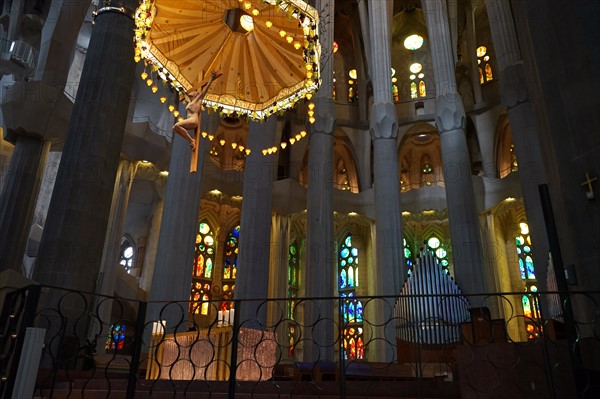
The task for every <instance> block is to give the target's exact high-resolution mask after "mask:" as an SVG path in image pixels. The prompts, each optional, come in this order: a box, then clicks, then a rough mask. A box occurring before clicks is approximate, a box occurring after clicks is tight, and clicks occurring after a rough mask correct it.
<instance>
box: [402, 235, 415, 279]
mask: <svg viewBox="0 0 600 399" xmlns="http://www.w3.org/2000/svg"><path fill="white" fill-rule="evenodd" d="M402 243H403V245H404V262H405V263H406V270H407V273H408V275H410V273H412V268H413V265H414V261H415V259H414V257H413V253H412V250H411V249H410V246H409V245H408V242H407V241H406V238H404V239H402Z"/></svg>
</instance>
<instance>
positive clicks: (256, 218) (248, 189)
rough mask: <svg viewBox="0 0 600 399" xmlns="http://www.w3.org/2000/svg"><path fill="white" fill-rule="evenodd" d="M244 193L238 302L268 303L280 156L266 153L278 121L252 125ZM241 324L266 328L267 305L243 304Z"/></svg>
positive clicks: (236, 292)
mask: <svg viewBox="0 0 600 399" xmlns="http://www.w3.org/2000/svg"><path fill="white" fill-rule="evenodd" d="M249 125H250V126H249V129H248V148H251V149H252V152H251V153H250V155H248V157H247V158H246V166H245V168H244V190H243V195H242V198H243V199H242V215H241V222H240V242H239V254H238V266H237V276H236V278H235V299H242V300H244V299H264V298H267V297H268V296H269V291H268V290H269V260H270V248H271V203H272V192H273V179H274V173H275V171H276V169H275V168H276V165H277V154H269V155H263V154H262V152H261V151H262V149H263V148H269V147H271V146H273V144H274V143H275V136H276V127H277V117H275V116H271V117H270V118H269V119H267V121H266V122H265V123H258V122H250V124H249ZM236 311H237V312H238V314H239V315H240V319H239V320H240V321H241V322H245V321H246V320H248V321H250V322H249V323H247V324H245V326H246V327H250V328H264V327H265V325H266V320H267V304H266V303H262V302H260V301H248V302H242V303H241V304H240V307H239V308H238V309H236Z"/></svg>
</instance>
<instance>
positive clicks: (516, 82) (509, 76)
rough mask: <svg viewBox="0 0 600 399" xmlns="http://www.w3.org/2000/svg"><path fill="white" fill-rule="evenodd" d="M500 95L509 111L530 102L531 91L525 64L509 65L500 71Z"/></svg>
mask: <svg viewBox="0 0 600 399" xmlns="http://www.w3.org/2000/svg"><path fill="white" fill-rule="evenodd" d="M500 93H501V98H502V104H504V105H505V106H506V108H508V109H509V110H510V109H511V108H514V107H516V106H518V105H520V104H523V103H526V102H529V90H528V89H527V79H526V78H525V66H524V65H523V63H518V64H513V65H509V66H507V67H506V68H504V69H503V70H502V71H500Z"/></svg>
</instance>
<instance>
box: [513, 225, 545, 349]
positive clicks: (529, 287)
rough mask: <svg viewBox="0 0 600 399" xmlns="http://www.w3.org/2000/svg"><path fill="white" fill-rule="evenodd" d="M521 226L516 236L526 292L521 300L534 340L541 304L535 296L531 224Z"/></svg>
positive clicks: (535, 282) (535, 284)
mask: <svg viewBox="0 0 600 399" xmlns="http://www.w3.org/2000/svg"><path fill="white" fill-rule="evenodd" d="M519 228H520V230H521V231H520V233H521V234H519V235H518V236H517V237H515V243H516V246H517V257H518V259H519V271H520V273H521V280H523V282H524V283H525V292H526V294H525V295H523V297H522V298H521V301H522V303H523V313H524V315H525V317H526V319H525V328H526V329H527V339H529V340H534V339H536V338H537V336H538V335H539V331H538V328H537V327H536V325H535V324H536V323H535V321H536V320H537V319H539V318H540V306H539V303H538V300H537V298H536V297H535V296H534V293H535V292H537V281H536V279H535V269H534V267H533V253H532V245H531V236H530V235H529V226H528V225H527V223H519Z"/></svg>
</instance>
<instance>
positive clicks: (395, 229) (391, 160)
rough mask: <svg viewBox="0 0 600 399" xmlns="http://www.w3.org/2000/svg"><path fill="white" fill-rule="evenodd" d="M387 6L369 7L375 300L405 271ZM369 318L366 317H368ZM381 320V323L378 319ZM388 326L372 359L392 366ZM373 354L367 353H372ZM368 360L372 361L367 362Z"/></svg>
mask: <svg viewBox="0 0 600 399" xmlns="http://www.w3.org/2000/svg"><path fill="white" fill-rule="evenodd" d="M386 3H388V2H387V1H374V2H371V3H369V26H370V28H371V49H372V56H373V59H372V64H371V67H370V71H371V80H372V83H373V99H374V103H373V106H372V108H371V118H370V120H371V138H372V140H373V172H374V189H375V198H376V199H377V200H376V202H375V222H376V237H377V239H376V253H377V255H376V263H375V270H376V271H375V273H374V275H375V276H378V278H377V281H376V285H375V290H376V291H375V292H374V294H375V295H393V296H395V295H398V294H399V293H400V287H401V285H402V281H403V280H404V275H405V274H406V270H405V267H404V262H403V261H402V252H403V249H404V248H403V245H402V237H403V236H402V213H401V209H400V177H399V175H398V145H397V138H398V122H397V117H396V108H395V107H394V104H393V103H392V82H391V75H390V68H391V48H390V46H391V35H390V29H391V28H390V24H389V23H388V21H389V10H388V7H387V4H386ZM394 302H395V300H394V299H389V300H387V301H386V304H385V305H382V306H381V307H382V308H384V309H382V310H381V313H380V314H378V315H376V316H377V318H378V321H379V322H378V323H377V324H381V325H383V324H384V323H385V322H386V321H388V320H389V319H390V317H391V316H392V309H393V305H394ZM367 317H368V316H367ZM379 317H381V319H379ZM392 324H393V323H387V324H386V327H385V331H381V328H378V329H377V331H376V333H377V334H378V335H379V334H384V336H381V335H379V336H378V338H380V339H383V341H378V342H377V344H378V345H377V346H376V350H375V351H374V352H375V357H376V359H373V360H380V361H384V360H385V361H391V360H392V359H393V358H394V356H395V354H394V353H395V351H394V347H395V331H394V328H393V326H392ZM371 353H372V352H371ZM371 359H372V358H371Z"/></svg>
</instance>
